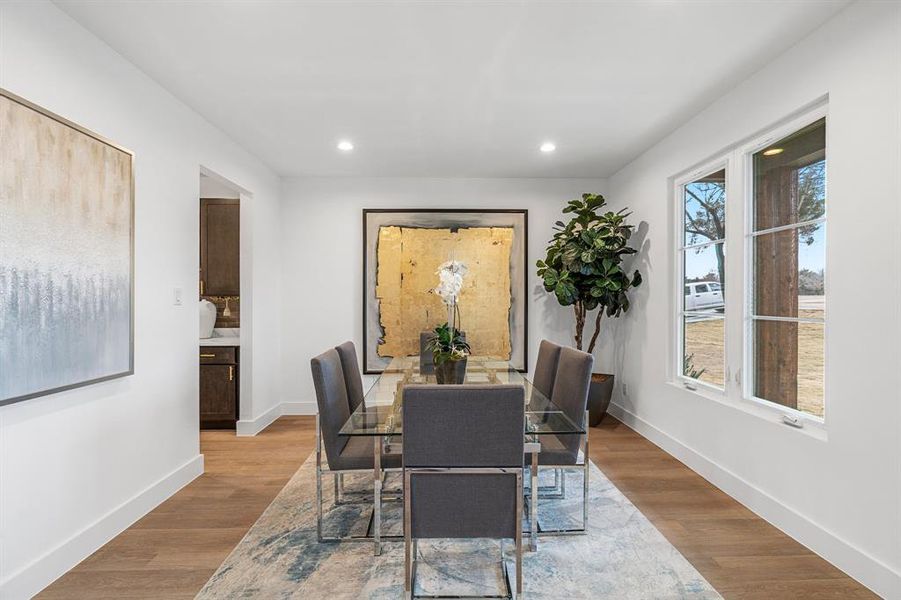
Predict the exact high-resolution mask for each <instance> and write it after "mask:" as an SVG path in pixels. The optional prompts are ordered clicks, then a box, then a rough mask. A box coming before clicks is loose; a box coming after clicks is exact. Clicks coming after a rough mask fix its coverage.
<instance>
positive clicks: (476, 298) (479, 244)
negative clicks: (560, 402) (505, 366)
mask: <svg viewBox="0 0 901 600" xmlns="http://www.w3.org/2000/svg"><path fill="white" fill-rule="evenodd" d="M448 260H459V261H462V262H464V263H466V265H467V268H468V273H467V275H466V277H465V280H464V287H463V291H462V293H461V295H460V299H459V303H458V306H459V310H460V323H461V329H463V330H464V331H466V338H467V341H468V342H469V344H470V345H471V346H472V353H473V354H474V355H480V356H492V357H496V358H498V359H500V360H507V361H510V362H511V363H512V364H513V365H514V366H515V367H516V368H517V369H519V370H521V371H525V370H526V366H527V364H528V356H527V346H528V303H527V295H526V293H527V290H526V282H527V265H528V211H526V210H521V209H516V210H513V209H509V210H508V209H496V210H486V209H482V210H479V209H364V210H363V365H364V371H365V372H366V373H380V372H381V371H383V370H384V369H385V367H386V366H387V365H388V363H390V362H391V359H392V358H394V357H397V356H411V355H418V354H419V334H420V332H423V331H429V330H431V329H433V328H434V327H435V326H437V325H440V324H442V323H444V322H446V321H447V309H446V307H445V306H444V305H443V304H442V303H441V300H440V298H439V297H438V296H437V295H436V294H434V293H433V292H432V290H433V289H434V288H435V286H436V285H437V283H438V276H437V275H436V271H437V270H438V267H439V265H441V264H442V263H444V262H446V261H448Z"/></svg>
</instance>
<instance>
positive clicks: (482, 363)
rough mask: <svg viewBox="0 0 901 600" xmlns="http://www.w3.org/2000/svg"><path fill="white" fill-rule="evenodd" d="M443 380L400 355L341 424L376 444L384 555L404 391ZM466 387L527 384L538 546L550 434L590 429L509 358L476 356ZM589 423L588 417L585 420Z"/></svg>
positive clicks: (376, 528)
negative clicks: (386, 466) (541, 464)
mask: <svg viewBox="0 0 901 600" xmlns="http://www.w3.org/2000/svg"><path fill="white" fill-rule="evenodd" d="M430 383H437V381H436V379H435V375H434V373H433V372H423V370H421V369H420V363H419V357H418V356H408V357H399V358H394V359H393V360H392V361H391V363H390V364H389V365H388V366H387V368H386V369H385V370H384V371H383V372H382V373H381V374H380V375H379V377H378V379H377V380H376V382H375V383H374V384H373V385H372V387H370V388H369V391H368V392H366V394H365V396H364V398H363V402H362V403H361V404H360V405H359V406H358V407H357V408H356V410H354V412H353V413H351V415H350V417H349V418H348V419H347V422H346V423H345V424H344V426H343V427H342V428H341V431H340V435H342V436H369V437H371V438H372V439H373V444H374V450H375V451H374V461H373V462H374V465H373V469H374V473H373V475H374V477H373V482H374V483H373V486H374V490H373V491H374V508H373V520H372V538H373V543H374V545H375V553H376V555H378V554H380V553H381V542H382V536H381V512H382V510H381V488H382V483H383V477H382V475H383V473H382V466H381V464H382V456H384V455H386V454H394V453H400V452H401V447H402V444H401V438H402V436H403V429H404V426H403V411H402V407H403V391H404V387H405V386H407V385H416V384H430ZM463 384H464V385H472V384H481V385H492V384H497V385H500V384H519V385H522V386H523V387H524V388H525V401H526V406H525V417H526V418H525V422H524V423H523V435H524V436H525V440H524V441H525V451H526V453H527V454H529V455H530V457H531V460H530V464H529V465H528V467H529V469H530V472H531V478H530V481H531V485H530V488H531V489H530V498H529V506H530V518H529V532H528V533H529V547H530V549H531V550H533V551H535V550H537V549H538V513H537V510H538V487H539V486H538V485H537V483H536V482H537V481H538V454H539V453H540V452H541V443H542V438H543V437H544V436H557V435H584V434H585V433H586V431H585V429H584V428H583V427H581V426H579V425H577V424H576V423H574V422H573V420H572V419H570V418H569V417H568V416H567V415H566V414H565V413H564V412H563V411H562V410H561V409H560V408H559V407H558V406H557V405H556V404H554V402H552V401H551V399H550V398H548V397H547V396H545V394H543V393H542V392H541V391H540V390H538V389H537V388H535V387H534V386H533V385H532V383H531V382H530V381H529V380H528V379H527V378H526V377H525V376H524V375H523V374H522V373H520V372H519V371H517V370H516V369H515V368H514V367H513V366H512V365H511V364H510V363H509V362H507V361H505V360H502V359H497V358H492V357H487V356H470V357H469V359H468V361H467V365H466V374H465V378H464V381H463ZM583 423H587V419H585V420H583Z"/></svg>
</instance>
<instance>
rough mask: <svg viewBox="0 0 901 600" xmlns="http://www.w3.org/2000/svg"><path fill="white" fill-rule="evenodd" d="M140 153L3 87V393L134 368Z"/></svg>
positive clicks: (40, 389) (2, 398) (37, 390)
mask: <svg viewBox="0 0 901 600" xmlns="http://www.w3.org/2000/svg"><path fill="white" fill-rule="evenodd" d="M131 182H132V157H131V155H130V154H129V153H127V152H124V151H122V150H120V149H118V148H115V147H114V146H111V145H110V144H107V143H104V142H102V141H101V140H99V139H97V138H95V137H93V136H91V135H88V134H86V133H85V132H83V131H80V130H79V129H76V128H74V127H71V126H69V125H67V124H65V123H63V122H60V121H59V120H56V119H54V118H52V117H50V116H48V115H46V114H43V113H42V112H39V111H38V110H35V109H34V108H31V107H29V106H26V105H25V104H22V103H20V102H18V101H16V100H15V99H13V98H9V97H6V96H2V95H0V403H4V402H8V401H11V400H13V399H19V398H23V397H29V396H34V395H40V394H42V393H46V392H48V391H51V390H55V389H59V388H64V387H68V386H73V385H79V384H83V383H86V382H91V381H94V380H97V379H102V378H108V377H114V376H117V375H122V374H126V373H128V372H130V371H131V368H132V362H131V361H132V359H131V338H132V332H131V328H132V318H131V293H132V291H131V269H132V266H131V265H132V257H131V253H132V237H131V236H132V210H133V208H132V183H131Z"/></svg>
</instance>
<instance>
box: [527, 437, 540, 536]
mask: <svg viewBox="0 0 901 600" xmlns="http://www.w3.org/2000/svg"><path fill="white" fill-rule="evenodd" d="M531 479H532V482H531V483H532V485H531V488H532V490H531V491H532V500H531V502H529V504H530V506H529V509H530V510H531V514H530V516H529V549H530V550H531V551H532V552H537V551H538V453H537V452H532V477H531Z"/></svg>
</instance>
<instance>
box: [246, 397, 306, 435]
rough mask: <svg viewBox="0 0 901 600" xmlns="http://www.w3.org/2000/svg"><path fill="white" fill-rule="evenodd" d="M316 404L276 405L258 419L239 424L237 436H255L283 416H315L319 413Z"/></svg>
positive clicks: (286, 403) (288, 403) (290, 403)
mask: <svg viewBox="0 0 901 600" xmlns="http://www.w3.org/2000/svg"><path fill="white" fill-rule="evenodd" d="M318 410H319V409H318V408H317V407H316V402H314V401H312V400H308V401H305V402H282V403H281V404H276V405H275V406H273V407H272V408H270V409H269V410H267V411H266V412H264V413H263V414H261V415H260V416H259V417H257V418H256V419H242V420H240V421H238V424H237V431H236V433H237V435H239V436H254V435H256V434H258V433H260V432H261V431H263V430H264V429H266V428H267V427H269V426H270V425H272V424H273V423H275V421H276V419H278V418H279V417H281V416H283V415H315V414H316V413H317V412H318Z"/></svg>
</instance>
